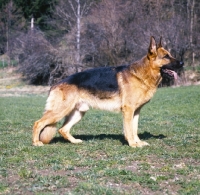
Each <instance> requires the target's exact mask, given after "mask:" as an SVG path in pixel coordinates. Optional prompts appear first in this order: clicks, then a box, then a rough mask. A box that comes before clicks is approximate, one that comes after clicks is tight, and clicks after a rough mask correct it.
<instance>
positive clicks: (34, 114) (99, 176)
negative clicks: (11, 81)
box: [0, 86, 200, 195]
mask: <svg viewBox="0 0 200 195" xmlns="http://www.w3.org/2000/svg"><path fill="white" fill-rule="evenodd" d="M45 100H46V97H44V96H39V95H26V96H21V97H0V194H41V195H46V194H94V195H96V194H108V195H112V194H115V195H117V194H136V195H137V194H144V195H147V194H199V193H200V86H189V87H179V88H162V89H159V90H158V92H157V93H156V95H155V96H154V98H153V99H152V100H151V102H150V103H149V104H147V105H146V106H145V107H144V108H143V109H142V112H141V117H140V122H139V136H140V138H141V139H143V140H145V141H147V142H148V143H149V144H150V146H147V147H144V148H131V147H129V146H128V145H127V143H126V141H124V137H123V135H122V117H121V114H115V113H109V112H104V111H96V110H91V111H89V112H88V113H87V114H86V115H85V117H84V118H83V120H82V121H81V122H80V123H79V124H77V125H76V126H75V127H74V128H73V130H72V134H73V135H74V136H75V137H76V138H81V139H83V140H84V142H83V143H82V144H78V145H73V144H71V143H69V142H67V141H65V140H64V139H63V138H62V137H60V136H59V135H58V134H57V136H56V137H55V139H54V140H53V142H52V143H51V144H49V145H45V146H44V147H33V146H32V145H31V144H32V140H31V139H32V125H33V123H34V121H35V120H38V119H39V118H40V117H41V115H42V112H43V108H44V104H45ZM59 125H61V123H60V124H59Z"/></svg>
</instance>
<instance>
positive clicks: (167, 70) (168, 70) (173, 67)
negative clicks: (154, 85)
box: [161, 61, 184, 80]
mask: <svg viewBox="0 0 200 195" xmlns="http://www.w3.org/2000/svg"><path fill="white" fill-rule="evenodd" d="M183 65H184V62H183V61H176V62H174V63H171V64H167V65H164V66H163V67H162V68H161V75H162V76H165V75H167V76H168V77H173V78H174V79H175V80H176V79H177V78H178V74H177V71H179V70H181V69H182V68H183Z"/></svg>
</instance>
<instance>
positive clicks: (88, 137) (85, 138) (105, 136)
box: [51, 131, 166, 145]
mask: <svg viewBox="0 0 200 195" xmlns="http://www.w3.org/2000/svg"><path fill="white" fill-rule="evenodd" d="M73 136H74V137H75V138H76V139H81V140H83V141H89V140H104V139H111V140H120V141H121V143H122V144H123V145H127V141H126V140H125V138H124V135H123V134H99V135H92V134H84V135H73ZM138 136H139V138H140V139H141V140H148V139H164V138H166V136H165V135H163V134H159V135H153V134H151V133H149V132H146V131H145V132H144V133H139V134H138ZM57 142H66V140H65V139H64V138H63V137H56V138H54V139H53V140H52V141H51V143H57Z"/></svg>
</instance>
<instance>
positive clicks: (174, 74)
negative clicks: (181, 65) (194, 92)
mask: <svg viewBox="0 0 200 195" xmlns="http://www.w3.org/2000/svg"><path fill="white" fill-rule="evenodd" d="M166 72H168V73H169V74H171V75H173V76H174V79H175V80H176V79H177V78H178V75H177V73H176V72H175V71H173V70H169V69H166Z"/></svg>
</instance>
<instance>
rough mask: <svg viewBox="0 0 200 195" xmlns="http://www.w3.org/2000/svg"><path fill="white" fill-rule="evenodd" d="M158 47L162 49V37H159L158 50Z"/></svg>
mask: <svg viewBox="0 0 200 195" xmlns="http://www.w3.org/2000/svg"><path fill="white" fill-rule="evenodd" d="M159 47H162V37H160V42H159V44H158V48H159Z"/></svg>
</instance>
